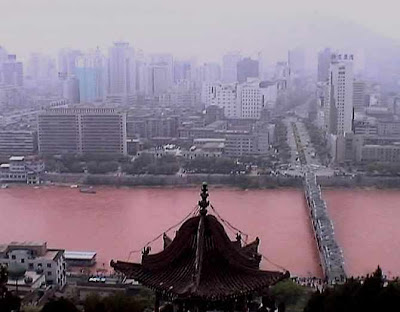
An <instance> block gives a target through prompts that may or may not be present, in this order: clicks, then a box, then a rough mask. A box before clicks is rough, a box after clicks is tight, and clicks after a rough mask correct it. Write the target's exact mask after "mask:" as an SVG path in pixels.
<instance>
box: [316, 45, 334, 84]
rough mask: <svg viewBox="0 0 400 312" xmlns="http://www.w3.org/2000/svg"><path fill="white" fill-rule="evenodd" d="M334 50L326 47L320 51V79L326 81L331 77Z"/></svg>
mask: <svg viewBox="0 0 400 312" xmlns="http://www.w3.org/2000/svg"><path fill="white" fill-rule="evenodd" d="M331 57H332V52H331V50H330V49H329V48H325V49H324V50H323V51H320V52H319V53H318V81H319V82H326V81H328V79H329V65H330V63H331Z"/></svg>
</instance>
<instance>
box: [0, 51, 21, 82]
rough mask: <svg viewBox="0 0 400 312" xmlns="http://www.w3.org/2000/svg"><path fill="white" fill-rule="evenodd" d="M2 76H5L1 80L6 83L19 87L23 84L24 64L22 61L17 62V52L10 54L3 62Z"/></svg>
mask: <svg viewBox="0 0 400 312" xmlns="http://www.w3.org/2000/svg"><path fill="white" fill-rule="evenodd" d="M2 76H3V78H2V79H0V80H1V81H2V82H3V84H5V85H10V86H18V87H22V86H23V84H24V79H23V66H22V62H17V57H16V55H15V54H9V55H8V57H7V60H6V61H5V62H3V64H2Z"/></svg>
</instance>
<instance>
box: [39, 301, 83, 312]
mask: <svg viewBox="0 0 400 312" xmlns="http://www.w3.org/2000/svg"><path fill="white" fill-rule="evenodd" d="M41 312H79V310H78V308H77V307H76V306H75V305H74V304H73V303H72V301H70V300H68V299H65V298H60V299H52V300H50V301H49V302H47V303H46V304H45V305H44V307H43V308H42V311H41Z"/></svg>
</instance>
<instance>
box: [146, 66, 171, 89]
mask: <svg viewBox="0 0 400 312" xmlns="http://www.w3.org/2000/svg"><path fill="white" fill-rule="evenodd" d="M168 75H169V68H168V64H165V63H158V64H151V65H150V75H149V80H150V81H149V86H150V87H149V90H150V94H151V95H155V96H159V95H162V94H163V93H165V92H167V90H168V88H169V83H168Z"/></svg>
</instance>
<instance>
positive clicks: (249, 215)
mask: <svg viewBox="0 0 400 312" xmlns="http://www.w3.org/2000/svg"><path fill="white" fill-rule="evenodd" d="M96 190H97V193H96V194H85V193H80V192H79V191H78V190H77V189H70V188H68V187H45V186H43V187H40V188H32V187H27V186H26V187H25V186H12V187H11V188H9V189H2V190H0V216H1V217H0V243H8V242H10V241H24V240H34V241H47V242H48V246H49V247H51V248H63V249H66V250H84V251H87V250H93V251H96V252H97V261H98V266H99V267H102V266H103V264H104V267H106V268H107V267H108V264H109V262H110V260H111V259H120V260H127V258H128V254H129V252H130V251H133V250H140V249H141V248H142V247H143V246H144V244H145V243H146V242H148V241H150V240H152V239H153V238H154V237H156V236H157V235H158V234H161V233H163V231H165V230H166V229H168V228H169V227H170V226H172V225H174V224H176V223H178V222H179V221H180V220H182V219H183V218H184V217H185V216H187V215H188V214H189V213H190V212H191V211H192V210H193V208H194V206H195V204H196V203H197V201H198V200H199V191H200V190H199V189H198V188H179V189H173V188H135V189H133V188H113V187H97V188H96ZM368 194H370V195H368ZM324 198H325V199H326V200H327V202H328V204H329V213H330V214H331V216H332V218H333V221H334V224H335V231H336V233H337V234H336V235H337V237H338V241H339V244H340V245H341V246H342V247H343V250H344V254H345V259H346V268H347V270H348V272H349V273H350V274H354V275H361V274H365V273H367V272H369V271H371V270H373V269H374V268H375V267H376V265H377V264H378V263H380V264H381V265H382V266H384V270H385V269H386V270H390V272H391V273H392V274H400V270H399V268H400V261H399V260H400V248H398V247H399V244H400V242H399V241H400V235H399V234H400V228H399V227H397V228H396V226H395V225H396V223H397V220H398V219H399V217H400V209H396V203H397V202H399V199H400V193H399V192H394V191H373V192H372V193H371V192H370V191H369V193H368V192H367V191H357V190H356V191H353V190H352V191H347V190H333V191H332V190H328V191H326V192H324ZM382 200H383V201H382ZM210 202H211V203H212V204H213V206H214V207H215V208H216V210H217V211H218V212H219V214H220V215H221V216H222V217H223V218H224V219H226V220H228V221H229V222H230V223H231V224H232V225H234V226H235V227H237V228H239V229H241V230H242V231H243V232H244V233H247V234H248V235H249V238H248V241H251V240H253V239H254V238H255V237H257V236H258V237H259V238H260V240H261V243H260V251H261V252H262V254H263V255H264V256H266V257H267V258H268V259H269V260H270V262H268V261H267V260H265V259H264V260H262V265H261V266H262V268H265V269H275V270H276V269H278V268H277V266H275V265H274V264H278V265H279V266H281V267H284V268H286V269H288V270H289V271H290V272H291V273H292V274H294V275H300V276H321V270H320V266H319V258H318V254H317V251H316V245H315V242H314V239H313V234H312V231H311V228H310V221H309V218H308V215H307V210H306V208H305V206H304V205H305V203H304V197H303V192H302V190H296V189H274V190H247V191H244V190H239V189H229V188H226V189H225V188H224V189H222V188H211V189H210ZM378 203H379V204H378ZM210 213H213V212H212V211H211V209H210ZM396 217H397V218H396ZM176 229H177V228H176ZM176 229H174V230H176ZM174 230H172V231H170V232H169V233H168V234H169V235H170V236H171V237H173V236H174ZM227 232H228V234H229V235H230V236H231V238H232V239H234V237H235V232H234V231H230V230H229V229H228V230H227ZM378 233H379V235H378ZM396 233H397V235H396ZM151 247H152V252H156V251H159V250H160V249H161V248H162V239H161V238H159V239H157V240H156V241H155V242H154V243H153V244H152V245H151ZM130 260H134V261H139V260H140V253H139V252H136V253H134V254H132V257H131V258H130ZM272 263H274V264H272Z"/></svg>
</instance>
